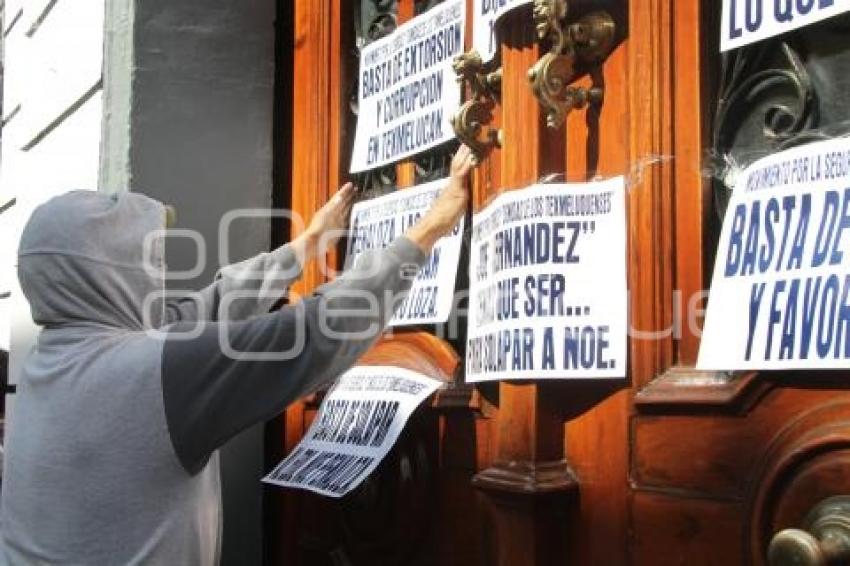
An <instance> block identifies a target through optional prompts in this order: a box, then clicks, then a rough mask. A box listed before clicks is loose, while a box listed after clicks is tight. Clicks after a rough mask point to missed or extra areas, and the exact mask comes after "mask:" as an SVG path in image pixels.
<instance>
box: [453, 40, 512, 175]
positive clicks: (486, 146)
mask: <svg viewBox="0 0 850 566" xmlns="http://www.w3.org/2000/svg"><path fill="white" fill-rule="evenodd" d="M452 67H453V68H454V71H455V73H456V74H457V76H458V77H457V80H458V82H459V83H461V84H463V83H466V84H468V85H469V90H470V97H469V100H467V101H466V102H464V103H463V104H462V105H461V107H460V109H459V110H458V112H457V114H455V115H454V116H453V117H452V127H453V128H454V130H455V134H457V137H458V139H459V140H460V141H462V142H463V143H464V144H466V145H467V146H469V149H471V150H472V153H473V154H474V155H475V159H476V161H480V160H481V159H483V158H484V156H485V155H486V154H487V152H489V151H490V149H491V148H493V147H494V146H501V142H502V135H501V131H500V130H496V129H493V128H490V127H487V126H486V125H487V124H489V123H490V122H491V121H492V120H493V106H494V104H495V101H496V99H497V98H498V96H499V94H500V93H501V88H502V69H501V68H498V69H495V70H493V71H489V72H488V71H487V70H485V68H484V63H483V62H482V60H481V56H480V55H479V54H478V52H477V51H474V50H473V51H468V52H466V53H464V54H462V55H458V56H457V57H456V58H455V60H454V63H453V65H452Z"/></svg>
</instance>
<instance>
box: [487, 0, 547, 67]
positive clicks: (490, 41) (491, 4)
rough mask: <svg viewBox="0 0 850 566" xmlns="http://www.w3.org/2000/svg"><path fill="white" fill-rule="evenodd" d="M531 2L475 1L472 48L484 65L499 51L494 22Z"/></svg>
mask: <svg viewBox="0 0 850 566" xmlns="http://www.w3.org/2000/svg"><path fill="white" fill-rule="evenodd" d="M532 1H533V0H475V1H474V2H473V5H474V6H475V8H474V10H475V12H474V13H473V14H472V48H473V49H474V50H475V51H477V52H478V54H479V55H481V60H482V61H484V62H485V63H486V62H488V61H490V60H491V59H493V56H494V55H496V52H497V51H498V50H499V43H498V38H497V37H496V22H497V21H499V18H501V17H502V16H504V15H505V14H507V13H508V12H510V11H511V10H513V9H514V8H518V7H519V6H525V5H527V4H531V3H532Z"/></svg>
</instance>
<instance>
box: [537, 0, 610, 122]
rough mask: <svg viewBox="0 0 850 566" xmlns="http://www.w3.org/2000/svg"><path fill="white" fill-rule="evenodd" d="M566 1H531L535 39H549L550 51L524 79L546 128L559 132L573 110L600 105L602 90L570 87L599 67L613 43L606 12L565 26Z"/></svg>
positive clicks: (589, 15)
mask: <svg viewBox="0 0 850 566" xmlns="http://www.w3.org/2000/svg"><path fill="white" fill-rule="evenodd" d="M568 10H569V6H568V4H567V0H534V12H533V14H534V27H535V29H536V30H537V37H538V38H539V39H540V40H541V41H543V40H545V39H547V38H548V39H549V40H550V41H551V44H552V46H551V48H550V49H549V51H548V52H547V53H546V54H545V55H543V56H542V57H541V58H540V59H539V60H538V61H537V63H535V64H534V66H533V67H531V69H529V70H528V79H529V81H530V82H531V89H532V91H534V96H535V97H537V99H538V100H539V101H540V104H541V105H542V106H543V108H544V109H545V110H546V125H547V126H548V127H550V128H559V127H560V126H561V125H562V124H563V123H564V120H565V119H566V117H567V114H569V113H570V112H571V111H572V110H573V109H577V108H583V107H584V106H586V105H587V104H598V103H601V102H602V97H603V94H604V92H603V89H602V88H601V87H598V86H593V87H591V88H584V87H573V86H570V83H572V82H573V81H575V80H576V79H577V78H578V76H579V75H580V74H581V72H582V69H581V67H582V66H584V67H585V69H584V70H589V68H590V67H592V66H595V65H599V64H600V63H601V62H602V61H603V60H604V59H605V57H606V56H607V55H608V53H609V52H610V51H611V48H612V46H613V43H614V32H615V29H616V25H615V24H614V20H613V19H612V18H611V16H610V15H609V14H608V13H607V12H593V13H591V14H587V15H586V16H584V17H582V18H581V19H579V20H578V21H577V22H575V23H573V24H569V25H567V24H566V17H567V12H568Z"/></svg>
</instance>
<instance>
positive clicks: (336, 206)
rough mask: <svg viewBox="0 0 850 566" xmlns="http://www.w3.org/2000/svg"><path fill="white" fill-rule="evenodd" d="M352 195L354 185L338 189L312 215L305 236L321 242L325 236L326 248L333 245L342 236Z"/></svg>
mask: <svg viewBox="0 0 850 566" xmlns="http://www.w3.org/2000/svg"><path fill="white" fill-rule="evenodd" d="M354 194H355V191H354V185H352V184H351V183H346V184H344V185H343V186H342V187H340V189H339V190H338V191H337V192H336V194H335V195H334V196H333V197H332V198H331V199H330V200H329V201H328V202H326V203H325V205H324V206H323V207H322V208H320V209H319V210H318V211H317V212H316V214H314V215H313V219H312V220H310V225H309V226H308V227H307V230H306V234H307V236H308V237H311V238H314V239H316V240H321V239H322V237H323V236H325V240H324V241H323V242H322V243H323V244H326V245H328V246H331V245H333V244H335V243H336V242H337V240H339V239H340V237H341V236H342V235H343V231H344V230H345V226H346V224H347V223H348V216H349V214H350V213H351V205H352V203H353V202H354Z"/></svg>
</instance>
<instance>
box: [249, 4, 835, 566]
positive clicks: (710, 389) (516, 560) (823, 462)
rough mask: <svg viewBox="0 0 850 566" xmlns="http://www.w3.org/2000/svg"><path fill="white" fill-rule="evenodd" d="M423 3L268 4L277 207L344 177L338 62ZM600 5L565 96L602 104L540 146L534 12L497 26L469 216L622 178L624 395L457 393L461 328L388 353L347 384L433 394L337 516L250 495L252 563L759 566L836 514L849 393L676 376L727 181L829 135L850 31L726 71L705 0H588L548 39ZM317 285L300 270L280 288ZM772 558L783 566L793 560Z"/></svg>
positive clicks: (591, 389)
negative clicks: (603, 51)
mask: <svg viewBox="0 0 850 566" xmlns="http://www.w3.org/2000/svg"><path fill="white" fill-rule="evenodd" d="M435 3H436V1H435V0H431V1H414V0H362V1H352V2H348V1H344V0H311V1H310V2H307V1H302V0H292V1H291V2H286V1H283V2H281V15H279V21H281V22H283V25H282V26H281V31H280V33H281V38H282V40H283V41H285V42H287V43H286V45H288V46H291V53H292V59H291V60H289V59H286V60H284V61H282V62H281V64H280V67H279V68H280V70H281V71H280V72H279V75H280V76H281V79H282V80H283V81H286V80H287V79H289V80H290V82H289V83H288V84H290V85H291V90H290V91H289V92H290V96H289V97H285V98H284V102H285V104H284V106H286V108H285V109H284V112H283V116H284V118H285V119H284V120H283V122H282V125H283V127H284V128H285V129H286V132H284V134H283V139H284V140H286V143H287V144H288V145H286V144H284V147H282V148H281V150H280V152H281V153H280V155H279V158H280V160H281V161H282V162H285V163H287V164H289V167H286V168H285V170H286V171H291V175H289V176H288V178H287V179H284V180H283V181H285V182H282V183H281V188H280V190H281V191H282V193H281V194H282V195H283V196H282V198H280V199H279V200H280V201H281V202H288V201H291V204H292V207H293V209H294V210H296V211H298V212H301V213H303V214H309V213H310V212H311V211H313V210H315V209H316V208H317V207H318V206H319V205H320V204H321V203H322V202H324V201H325V200H326V199H327V197H328V196H329V192H330V191H331V190H332V188H333V187H337V186H339V185H340V184H341V182H342V181H343V180H345V179H347V178H348V176H347V174H346V171H347V165H348V158H349V155H350V149H351V139H352V134H353V126H354V124H355V120H356V116H355V112H356V108H352V103H351V101H352V100H356V96H355V92H356V91H355V88H356V86H355V80H354V77H355V76H356V73H355V71H356V65H357V58H356V53H357V51H356V50H357V46H358V45H360V44H362V43H363V42H367V41H370V40H374V39H376V38H377V37H380V36H382V35H383V34H386V33H389V32H390V31H392V29H394V28H395V26H397V25H398V24H399V23H400V22H403V21H405V20H406V19H408V18H410V17H412V16H413V15H415V14H416V13H418V12H421V11H423V10H425V9H427V8H428V7H430V6H431V5H433V4H435ZM536 4H538V8H545V7H547V6H548V7H557V6H558V5H561V4H563V3H560V2H557V1H539V2H537V3H536ZM469 6H470V9H471V6H472V2H469ZM598 10H605V11H607V12H608V13H609V14H610V16H611V18H612V20H613V22H614V24H615V26H616V34H615V36H614V38H613V43H612V45H611V48H610V53H608V54H607V56H606V58H605V60H604V62H603V63H602V64H601V65H599V66H598V67H597V66H594V65H587V66H586V71H587V72H583V73H581V75H580V76H579V77H578V79H577V81H576V83H575V85H576V86H578V87H581V86H583V87H587V88H591V87H595V88H602V89H604V97H602V99H601V100H600V101H597V102H594V103H591V104H589V105H585V107H583V108H580V109H576V110H574V111H572V112H570V113H569V114H568V116H567V117H566V121H565V124H564V125H563V126H561V127H558V128H550V127H547V124H546V114H547V112H546V110H545V109H543V108H542V107H541V104H540V102H539V101H538V100H537V98H535V96H534V94H533V92H532V90H531V88H530V85H529V79H528V70H529V68H531V67H532V66H533V65H534V64H535V63H536V62H537V61H538V60H539V59H540V58H541V56H543V55H544V54H545V53H546V51H547V49H548V48H549V45H550V43H549V41H548V40H544V41H542V42H541V41H539V39H538V37H537V35H536V33H535V21H534V18H533V16H532V9H531V7H525V8H518V9H517V10H515V11H514V12H511V13H509V14H508V15H506V16H505V17H504V18H503V19H502V20H501V22H500V24H499V37H500V43H501V47H500V53H499V55H498V58H497V60H496V64H495V65H496V66H499V67H500V68H501V88H500V90H499V92H498V93H496V94H495V95H494V96H493V99H492V104H491V107H490V109H491V111H492V120H491V122H490V124H489V127H491V128H493V129H494V130H501V134H502V136H501V139H502V143H501V147H496V148H493V149H492V150H491V151H489V152H488V153H487V155H486V157H485V158H484V159H483V163H482V165H481V167H480V168H479V169H478V170H477V172H476V173H475V175H474V180H473V183H472V190H473V201H474V206H475V207H478V208H480V207H481V206H483V205H484V203H486V202H487V200H488V199H490V198H491V197H492V196H493V195H495V194H497V193H499V192H501V191H503V190H510V189H513V188H519V187H522V186H525V185H528V184H530V183H533V182H535V181H537V180H539V179H541V178H544V177H547V176H549V175H555V176H556V178H559V179H567V180H569V181H581V180H588V179H592V178H595V177H597V176H614V175H621V174H625V175H627V176H628V179H629V188H628V196H627V204H628V219H627V222H628V274H629V275H628V281H629V289H630V326H631V329H632V330H631V339H630V343H629V344H630V346H629V359H630V362H629V371H628V374H629V376H628V379H627V380H625V381H622V382H607V383H606V382H593V383H584V382H583V383H580V384H576V383H566V382H564V383H536V382H523V383H510V382H503V383H499V384H487V385H481V386H477V387H472V386H469V385H467V384H465V383H464V381H463V372H462V369H460V368H462V364H461V363H459V360H462V359H463V357H464V354H465V351H464V342H463V339H462V333H461V334H460V335H459V336H458V335H457V334H452V332H451V329H449V328H446V327H427V328H418V329H412V330H406V331H403V332H396V334H395V335H394V336H393V337H391V338H388V339H386V340H384V341H383V342H382V343H381V344H380V345H379V346H378V347H377V348H376V349H375V351H373V352H371V353H370V354H369V355H367V356H366V358H364V360H361V363H367V364H368V363H381V362H383V361H385V360H388V359H389V360H393V361H395V362H397V363H400V364H403V365H405V366H406V367H413V368H418V369H419V370H420V371H425V372H426V373H430V374H431V375H434V376H435V377H438V378H440V379H442V380H443V381H445V382H446V385H445V387H444V388H443V390H441V391H440V392H439V393H438V394H437V395H436V397H435V399H434V400H433V401H432V402H431V404H430V406H428V407H426V408H424V409H422V410H421V411H420V413H419V414H418V415H417V417H416V419H414V422H413V424H412V426H411V427H410V429H409V430H408V431H407V433H406V434H405V437H404V439H403V440H402V441H401V442H400V445H399V447H398V448H397V449H396V450H395V451H394V453H393V455H392V456H391V457H390V458H389V459H388V461H387V462H385V464H383V465H382V466H381V468H380V469H379V471H378V473H377V474H376V475H375V476H374V477H373V478H372V479H370V480H369V481H368V482H367V483H366V484H365V485H364V486H363V487H361V488H360V489H358V490H357V492H355V493H353V494H352V495H350V496H349V497H347V498H345V499H344V500H342V501H340V502H335V501H329V500H326V499H321V498H318V497H314V496H312V495H308V494H302V493H295V492H291V491H283V490H277V489H275V490H270V491H269V492H268V499H267V513H268V516H269V521H268V522H267V525H268V528H267V531H266V541H267V543H268V544H267V551H268V552H267V557H268V561H269V563H273V564H277V563H281V564H282V563H285V564H500V565H506V566H508V565H510V566H514V565H524V564H547V565H548V564H579V565H596V564H604V565H618V564H636V565H646V566H656V565H666V564H714V565H724V566H725V565H735V564H765V563H766V551H767V547H768V544H769V542H770V540H771V539H772V538H773V536H774V534H775V533H777V532H778V531H780V530H782V529H785V528H788V527H793V526H798V527H799V526H803V523H804V521H805V517H806V515H807V513H808V512H809V511H810V510H811V509H812V508H813V507H815V506H816V505H817V504H818V503H819V502H821V501H823V500H825V499H827V498H828V497H831V496H835V495H841V494H846V493H850V466H848V464H850V393H848V392H847V385H846V384H847V377H846V374H844V373H840V372H833V373H825V372H821V373H815V372H793V373H790V372H783V373H776V372H773V373H770V372H760V373H746V374H734V373H733V374H728V373H708V372H699V371H696V370H695V369H693V368H694V364H695V361H696V356H697V351H698V348H699V328H700V324H701V316H702V313H701V309H702V308H704V304H705V293H704V291H703V290H704V289H707V288H708V287H709V285H710V280H709V275H710V272H711V267H712V264H713V260H714V252H715V247H716V240H717V234H718V231H719V226H720V222H721V219H722V214H723V211H724V207H725V202H726V198H727V197H728V187H726V186H725V185H724V179H728V175H727V172H728V169H727V167H729V166H730V165H731V164H735V165H745V164H746V163H747V162H748V161H750V160H752V159H754V158H755V157H757V156H759V155H761V154H763V153H765V152H767V151H772V150H775V149H779V148H782V147H786V146H788V145H792V144H794V143H799V142H801V141H805V140H808V139H817V138H818V137H819V136H823V135H824V132H827V133H833V132H838V131H840V130H841V128H842V126H841V123H842V122H843V121H844V120H845V119H846V116H847V115H848V113H847V111H846V110H847V106H848V104H850V98H848V96H847V95H846V94H844V92H845V91H846V88H844V87H846V86H847V84H846V83H847V79H846V76H847V73H846V70H847V69H848V68H850V59H848V58H850V49H848V42H850V40H848V39H847V37H848V35H847V27H848V21H847V20H846V19H842V18H838V19H833V20H829V21H827V22H823V23H821V24H817V25H816V26H813V27H809V28H805V29H804V30H802V31H799V32H795V33H793V34H790V35H787V36H783V37H782V38H780V39H776V40H771V41H766V42H762V43H760V44H757V45H755V46H753V47H747V48H744V49H741V50H738V51H736V52H733V54H732V55H730V56H727V57H725V58H721V56H720V55H719V53H718V48H717V43H718V42H717V41H716V37H717V36H718V35H719V32H718V30H717V26H718V20H719V11H720V2H717V1H708V0H640V1H637V0H632V1H631V2H626V1H625V0H583V1H581V2H578V1H576V2H570V3H569V11H568V14H567V17H566V21H567V22H575V21H578V20H579V19H580V18H581V17H582V16H583V15H586V14H588V13H591V12H594V11H598ZM538 23H539V22H538ZM468 35H469V34H468ZM467 44H469V38H467ZM488 70H489V71H492V70H493V68H491V69H488ZM467 95H468V96H471V95H472V93H471V92H470V91H468V92H467ZM290 132H291V135H290V136H289V137H288V138H287V133H290ZM451 150H452V148H450V147H447V148H439V149H438V150H435V151H431V152H427V153H426V154H423V155H421V156H419V157H417V158H416V159H414V160H410V161H406V162H402V163H399V164H398V165H396V166H393V167H388V168H386V169H384V170H378V171H373V172H370V173H369V174H366V175H361V176H359V177H358V178H357V179H355V180H356V181H357V182H358V183H359V184H360V185H361V186H363V187H364V188H366V189H367V191H366V198H368V196H369V195H375V194H381V193H383V192H385V191H390V190H396V189H402V188H403V187H406V186H410V185H412V184H415V183H419V182H423V181H426V180H430V179H433V178H439V177H440V176H441V175H443V174H445V168H446V165H447V163H448V159H449V157H450V154H451ZM289 179H291V183H290V182H289ZM290 186H291V192H290V191H289V190H288V189H287V188H285V187H290ZM328 261H329V262H331V263H332V264H336V263H337V262H338V261H339V258H338V257H331V258H329V259H328ZM464 264H465V262H462V265H464ZM322 280H323V275H322V273H320V271H319V270H316V269H312V270H309V271H308V272H307V273H306V276H305V278H304V281H303V283H302V285H301V287H299V289H298V290H299V291H300V292H308V291H309V290H310V289H311V288H313V287H314V286H316V285H317V284H319V283H321V282H322ZM466 284H467V283H466V279H465V277H464V276H463V275H462V274H461V275H460V276H459V279H458V285H459V287H460V288H463V287H464V286H465V285H466ZM461 306H462V305H461ZM453 324H455V325H457V326H460V327H462V325H463V324H464V319H463V317H458V318H456V319H455V320H454V321H453ZM319 400H320V396H318V397H317V398H315V399H309V400H306V401H305V402H303V403H300V404H298V405H297V406H294V407H292V408H290V409H289V410H288V411H287V413H286V416H285V419H284V420H283V421H281V422H280V423H278V426H275V427H270V429H269V430H270V434H269V446H270V454H269V456H270V461H269V464H270V465H272V464H273V463H274V461H273V460H274V458H277V457H278V456H280V455H281V454H283V453H285V452H286V451H287V450H290V449H291V448H292V447H293V446H294V445H295V443H296V442H297V441H298V439H299V438H300V436H301V435H302V434H303V432H304V431H305V429H306V427H307V426H308V424H309V422H310V419H311V417H312V415H313V414H314V413H315V409H316V407H317V402H318V401H319ZM791 538H792V539H793V540H791V541H790V542H788V541H786V542H788V544H789V545H790V546H793V545H794V544H796V543H797V542H799V543H800V544H801V545H803V546H805V544H807V543H811V541H807V540H804V541H801V540H800V539H799V536H798V538H797V539H794V538H793V537H791ZM812 544H814V543H812Z"/></svg>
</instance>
